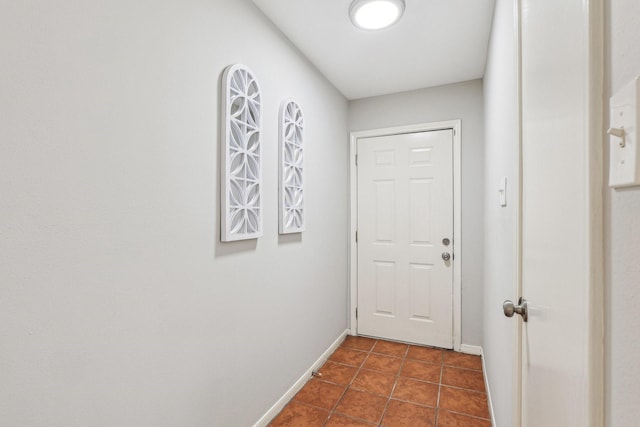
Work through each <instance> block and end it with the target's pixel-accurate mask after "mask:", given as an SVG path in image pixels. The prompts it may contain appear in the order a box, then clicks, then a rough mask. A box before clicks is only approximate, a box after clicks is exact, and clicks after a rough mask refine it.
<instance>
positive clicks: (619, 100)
mask: <svg viewBox="0 0 640 427" xmlns="http://www.w3.org/2000/svg"><path fill="white" fill-rule="evenodd" d="M639 94H640V76H638V77H636V78H635V79H634V80H633V81H632V82H630V83H629V84H628V85H626V86H625V87H623V88H622V89H621V90H620V91H619V92H617V93H616V94H615V95H614V96H612V97H611V99H610V103H609V109H610V118H609V119H610V127H611V128H610V130H609V154H610V155H609V186H610V187H629V186H633V185H640V173H639V172H640V170H639V168H638V166H639V165H640V158H639V156H640V150H638V140H639V138H638V122H639V121H640V120H639V119H638V114H639V113H640V109H639V108H638V99H640V96H639ZM620 130H623V132H620ZM613 133H620V134H621V136H616V135H614V134H613Z"/></svg>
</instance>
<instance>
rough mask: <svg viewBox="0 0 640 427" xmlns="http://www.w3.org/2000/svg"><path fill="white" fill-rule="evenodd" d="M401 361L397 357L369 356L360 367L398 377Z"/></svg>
mask: <svg viewBox="0 0 640 427" xmlns="http://www.w3.org/2000/svg"><path fill="white" fill-rule="evenodd" d="M401 366H402V359H401V358H399V357H391V356H385V355H382V354H374V353H371V354H369V357H367V360H366V361H365V362H364V365H362V367H363V368H364V369H371V370H373V371H378V372H384V373H385V374H391V375H398V372H399V371H400V367H401Z"/></svg>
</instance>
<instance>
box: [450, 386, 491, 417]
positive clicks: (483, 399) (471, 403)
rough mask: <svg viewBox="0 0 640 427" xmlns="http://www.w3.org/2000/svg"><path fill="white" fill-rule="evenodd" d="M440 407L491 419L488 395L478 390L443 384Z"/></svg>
mask: <svg viewBox="0 0 640 427" xmlns="http://www.w3.org/2000/svg"><path fill="white" fill-rule="evenodd" d="M440 408H441V409H446V410H449V411H453V412H458V413H460V414H465V415H472V416H474V417H478V418H485V419H489V405H488V403H487V395H486V394H485V393H480V392H478V391H470V390H462V389H458V388H451V387H445V386H442V387H440Z"/></svg>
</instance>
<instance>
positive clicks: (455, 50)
mask: <svg viewBox="0 0 640 427" xmlns="http://www.w3.org/2000/svg"><path fill="white" fill-rule="evenodd" d="M253 2H254V3H255V4H256V5H257V6H258V7H259V8H260V9H261V10H262V11H263V12H264V13H265V15H266V16H267V17H268V18H269V19H271V21H273V23H274V24H275V25H276V26H277V27H278V28H280V30H281V31H282V32H283V33H284V34H285V35H286V36H287V37H288V38H289V39H290V40H291V42H292V43H293V44H294V45H296V46H297V47H298V49H300V50H301V51H302V53H303V54H304V55H305V56H306V57H307V58H309V60H310V61H311V62H313V63H314V64H315V66H316V67H318V69H319V70H320V71H321V72H322V73H323V74H324V75H325V76H326V77H327V78H328V79H329V80H330V81H331V82H332V83H333V84H334V85H335V86H336V87H337V88H338V89H339V90H340V91H341V92H342V93H343V94H344V96H346V97H347V98H348V99H358V98H365V97H369V96H376V95H383V94H388V93H396V92H403V91H407V90H413V89H419V88H424V87H430V86H439V85H443V84H448V83H454V82H461V81H466V80H472V79H477V78H481V77H482V76H483V74H484V64H485V59H486V54H487V45H488V42H489V33H490V29H491V19H492V16H493V6H494V0H406V10H405V13H404V16H403V17H402V19H401V20H400V21H399V22H398V23H397V24H396V25H394V26H392V27H390V28H388V29H385V30H382V31H377V32H374V31H364V30H360V29H357V28H355V27H354V26H353V25H352V24H351V21H350V19H349V5H350V4H351V1H350V0H253Z"/></svg>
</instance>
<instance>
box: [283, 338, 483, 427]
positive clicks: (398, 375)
mask: <svg viewBox="0 0 640 427" xmlns="http://www.w3.org/2000/svg"><path fill="white" fill-rule="evenodd" d="M380 341H388V340H379V339H374V341H373V343H372V345H371V347H370V348H369V350H362V349H359V348H352V347H348V346H344V341H343V343H342V344H341V345H340V347H343V348H345V349H348V350H354V351H359V352H363V353H366V356H365V358H364V359H363V360H362V362H361V363H360V364H359V365H358V366H355V365H350V364H348V363H343V362H337V361H335V360H329V359H327V361H328V362H331V363H335V364H337V365H341V366H349V367H352V368H356V372H355V374H354V375H353V377H352V378H351V380H350V381H349V383H348V384H346V385H344V384H338V383H334V382H332V381H328V380H324V379H322V378H315V380H317V381H321V382H325V383H328V384H333V385H339V386H344V390H343V391H342V394H341V395H340V396H339V398H338V399H337V400H336V403H335V404H334V405H333V407H332V409H330V410H328V412H329V415H328V416H327V418H326V419H325V420H324V422H323V423H322V426H326V425H327V424H328V423H329V421H330V420H331V418H332V417H333V416H335V415H339V416H343V417H346V418H349V419H353V420H357V421H361V422H365V423H369V424H371V423H372V422H371V421H369V420H365V419H362V418H358V417H355V416H352V415H349V414H342V413H340V412H336V410H337V408H338V406H339V405H340V403H342V402H343V400H344V398H345V396H346V394H347V392H348V391H349V390H357V391H362V392H367V393H370V394H372V395H374V396H380V397H383V396H382V395H379V394H377V393H372V392H370V391H367V390H360V389H356V388H353V385H354V383H355V381H356V378H357V377H358V375H359V374H360V373H361V372H362V371H363V370H365V371H372V372H376V373H380V374H384V375H389V374H388V373H386V372H383V371H377V370H368V369H365V367H364V366H365V363H366V362H367V360H369V357H371V355H380V356H385V357H394V358H399V359H401V363H400V367H399V369H398V371H397V372H396V374H395V375H394V377H395V378H394V382H393V386H392V387H391V391H390V392H389V395H388V396H384V397H386V402H385V405H384V408H383V410H382V413H381V415H380V419H379V420H378V421H377V422H375V423H373V424H371V425H376V426H378V427H380V426H382V421H383V420H384V417H385V415H386V414H387V410H388V409H389V405H390V403H391V400H392V396H393V394H394V392H395V390H396V387H397V386H398V382H399V380H400V378H404V377H403V376H402V375H401V373H402V370H403V368H404V367H405V364H406V363H407V361H409V360H411V361H415V362H420V363H424V364H432V365H436V363H433V362H431V361H427V360H421V359H412V358H411V359H410V358H409V357H408V356H409V350H410V349H411V346H412V344H408V345H407V348H406V349H405V351H404V354H403V355H402V356H400V357H398V356H395V355H390V354H385V353H378V352H376V351H374V348H375V347H376V345H377V344H378V342H380ZM388 342H394V341H388ZM403 344H407V343H403ZM340 347H338V348H340ZM420 347H426V348H435V347H430V346H420ZM336 350H337V349H336ZM438 350H441V351H440V362H439V365H440V377H439V381H438V383H437V386H438V395H437V398H436V405H435V408H433V407H431V406H429V405H425V404H422V403H417V402H412V401H408V400H404V399H394V400H397V401H399V402H405V403H409V404H413V405H417V406H420V407H425V408H431V409H434V417H435V418H434V424H433V426H434V427H436V426H437V425H438V421H439V418H440V412H441V408H440V403H441V402H440V399H441V394H442V388H443V387H445V386H446V387H450V388H453V389H458V390H464V391H469V392H473V393H478V394H485V395H486V394H487V392H486V390H485V391H479V390H474V389H470V388H464V387H458V386H452V385H448V384H443V382H442V381H443V379H444V369H445V367H447V368H454V369H461V370H465V371H469V372H478V371H479V370H477V369H473V368H467V367H462V366H456V365H449V364H446V363H445V350H442V349H438ZM325 363H326V362H325ZM480 372H482V374H483V379H484V372H483V371H482V370H480ZM406 378H407V379H409V380H414V381H419V382H423V383H428V384H436V383H434V382H431V381H425V380H423V379H420V378H413V377H406ZM293 401H294V398H292V399H291V401H290V402H289V403H291V402H293ZM296 402H297V403H298V404H301V405H305V406H308V407H312V408H318V409H321V410H323V411H327V409H326V408H322V407H319V406H316V405H312V404H309V403H306V402H302V401H296ZM283 409H284V408H283ZM446 411H447V412H451V413H454V414H458V415H463V416H466V417H470V418H473V419H478V420H484V421H486V420H487V418H482V417H478V416H476V415H471V414H467V413H464V412H458V411H454V410H449V409H446Z"/></svg>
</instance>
